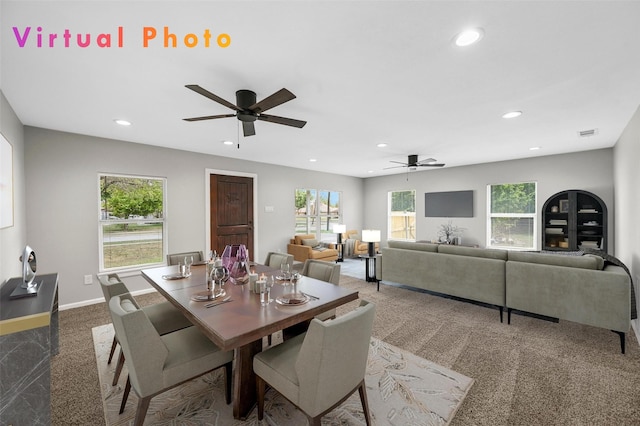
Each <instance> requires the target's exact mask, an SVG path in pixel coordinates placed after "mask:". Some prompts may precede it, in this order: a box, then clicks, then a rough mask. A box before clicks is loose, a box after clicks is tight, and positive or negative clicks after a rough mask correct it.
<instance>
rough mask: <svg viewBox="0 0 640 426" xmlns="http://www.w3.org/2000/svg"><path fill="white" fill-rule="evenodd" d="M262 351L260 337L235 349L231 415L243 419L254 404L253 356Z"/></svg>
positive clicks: (255, 399) (254, 377)
mask: <svg viewBox="0 0 640 426" xmlns="http://www.w3.org/2000/svg"><path fill="white" fill-rule="evenodd" d="M261 351H262V339H260V340H256V341H255V342H251V343H249V344H247V345H244V346H241V347H239V348H237V349H236V350H235V368H234V370H233V417H234V418H235V419H239V420H245V419H246V418H247V417H249V414H250V413H251V410H253V407H254V406H255V405H256V401H257V393H256V375H255V373H254V372H253V356H254V355H255V354H257V353H258V352H261Z"/></svg>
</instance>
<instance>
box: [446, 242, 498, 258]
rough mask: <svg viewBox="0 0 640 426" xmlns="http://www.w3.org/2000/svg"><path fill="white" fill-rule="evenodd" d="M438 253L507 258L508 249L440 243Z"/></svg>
mask: <svg viewBox="0 0 640 426" xmlns="http://www.w3.org/2000/svg"><path fill="white" fill-rule="evenodd" d="M438 253H446V254H457V255H459V256H473V257H483V258H486V259H498V260H507V250H501V249H483V248H477V247H464V246H454V245H450V244H440V245H438Z"/></svg>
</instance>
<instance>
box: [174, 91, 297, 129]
mask: <svg viewBox="0 0 640 426" xmlns="http://www.w3.org/2000/svg"><path fill="white" fill-rule="evenodd" d="M185 87H186V88H187V89H191V90H193V91H194V92H196V93H199V94H201V95H202V96H205V97H207V98H209V99H211V100H212V101H215V102H217V103H219V104H220V105H224V106H226V107H227V108H231V109H232V110H234V111H235V113H234V114H220V115H206V116H203V117H192V118H184V120H185V121H202V120H213V119H216V118H227V117H237V118H238V120H240V121H241V122H242V130H243V133H244V135H245V136H253V135H255V134H256V128H255V126H254V124H253V123H254V122H255V121H256V120H260V121H268V122H270V123H276V124H284V125H285V126H292V127H297V128H300V129H301V128H302V127H304V125H305V124H307V122H306V121H302V120H296V119H293V118H286V117H279V116H277V115H267V114H263V112H264V111H267V110H270V109H271V108H274V107H277V106H278V105H281V104H283V103H285V102H288V101H290V100H292V99H295V98H296V95H294V94H293V93H291V92H290V91H288V90H287V89H280V90H278V91H277V92H276V93H274V94H272V95H270V96H267V97H266V98H264V99H263V100H261V101H260V102H256V93H255V92H253V91H251V90H238V91H237V92H236V104H235V105H234V104H232V103H231V102H229V101H227V100H225V99H222V98H221V97H219V96H217V95H214V94H213V93H211V92H209V91H208V90H206V89H203V88H202V87H200V86H198V85H197V84H188V85H186V86H185Z"/></svg>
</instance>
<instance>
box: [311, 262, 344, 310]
mask: <svg viewBox="0 0 640 426" xmlns="http://www.w3.org/2000/svg"><path fill="white" fill-rule="evenodd" d="M302 275H303V276H305V277H311V278H315V279H317V280H320V281H326V282H328V283H331V284H335V285H338V284H340V264H339V263H331V262H325V261H322V260H313V259H307V260H306V261H305V262H304V266H303V267H302ZM335 316H336V310H335V309H331V310H328V311H326V312H323V313H321V314H320V315H318V316H316V318H318V319H319V320H322V321H324V320H327V319H329V318H334V317H335Z"/></svg>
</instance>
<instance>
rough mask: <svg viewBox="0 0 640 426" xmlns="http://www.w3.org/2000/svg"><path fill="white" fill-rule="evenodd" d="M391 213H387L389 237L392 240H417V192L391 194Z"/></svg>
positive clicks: (394, 192) (392, 192) (393, 192)
mask: <svg viewBox="0 0 640 426" xmlns="http://www.w3.org/2000/svg"><path fill="white" fill-rule="evenodd" d="M388 204H389V211H388V213H387V219H388V222H389V223H388V226H387V229H388V230H389V231H388V235H387V238H388V239H390V240H409V241H415V239H416V191H415V190H409V191H391V192H389V203H388Z"/></svg>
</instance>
